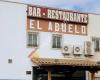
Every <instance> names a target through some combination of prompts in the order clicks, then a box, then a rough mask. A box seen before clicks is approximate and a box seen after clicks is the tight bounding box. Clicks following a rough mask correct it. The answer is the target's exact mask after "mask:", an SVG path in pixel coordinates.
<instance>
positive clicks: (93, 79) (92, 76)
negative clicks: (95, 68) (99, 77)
mask: <svg viewBox="0 0 100 80" xmlns="http://www.w3.org/2000/svg"><path fill="white" fill-rule="evenodd" d="M91 80H95V72H91Z"/></svg>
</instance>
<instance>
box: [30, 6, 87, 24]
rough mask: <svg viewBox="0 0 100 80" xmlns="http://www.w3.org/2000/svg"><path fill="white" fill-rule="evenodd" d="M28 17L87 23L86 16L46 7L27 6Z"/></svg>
mask: <svg viewBox="0 0 100 80" xmlns="http://www.w3.org/2000/svg"><path fill="white" fill-rule="evenodd" d="M28 16H30V17H37V18H38V17H39V18H43V19H44V18H45V19H53V20H61V21H66V22H67V21H68V22H75V23H85V24H87V23H88V14H86V13H78V12H72V11H65V10H58V9H53V8H46V7H40V6H39V7H37V6H28Z"/></svg>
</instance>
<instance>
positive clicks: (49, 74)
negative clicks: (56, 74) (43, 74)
mask: <svg viewBox="0 0 100 80" xmlns="http://www.w3.org/2000/svg"><path fill="white" fill-rule="evenodd" d="M47 70H48V80H51V69H47Z"/></svg>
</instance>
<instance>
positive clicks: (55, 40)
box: [52, 34, 62, 48]
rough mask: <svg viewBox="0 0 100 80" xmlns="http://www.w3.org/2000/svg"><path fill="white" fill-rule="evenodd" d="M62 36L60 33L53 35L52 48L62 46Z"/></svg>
mask: <svg viewBox="0 0 100 80" xmlns="http://www.w3.org/2000/svg"><path fill="white" fill-rule="evenodd" d="M61 40H62V36H61V35H58V34H54V35H53V43H52V48H61Z"/></svg>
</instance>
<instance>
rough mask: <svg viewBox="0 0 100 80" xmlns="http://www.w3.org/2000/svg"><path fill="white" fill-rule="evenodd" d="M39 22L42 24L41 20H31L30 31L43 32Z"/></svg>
mask: <svg viewBox="0 0 100 80" xmlns="http://www.w3.org/2000/svg"><path fill="white" fill-rule="evenodd" d="M39 22H40V21H39V20H37V21H36V20H32V19H30V29H37V30H42V28H41V27H40V23H39Z"/></svg>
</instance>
